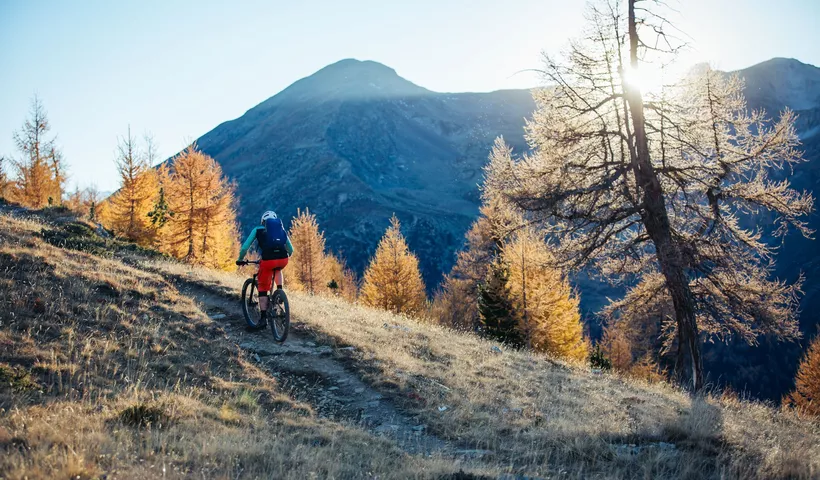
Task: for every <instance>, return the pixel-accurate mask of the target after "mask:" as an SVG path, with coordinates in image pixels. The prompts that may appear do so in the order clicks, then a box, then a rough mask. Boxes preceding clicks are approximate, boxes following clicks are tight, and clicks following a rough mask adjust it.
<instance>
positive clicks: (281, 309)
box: [239, 260, 290, 343]
mask: <svg viewBox="0 0 820 480" xmlns="http://www.w3.org/2000/svg"><path fill="white" fill-rule="evenodd" d="M249 263H253V264H254V265H259V263H260V262H259V261H258V260H257V261H244V262H240V263H239V264H240V265H248V264H249ZM277 270H281V269H277ZM275 273H276V271H274V274H275ZM258 274H259V273H258V272H255V273H254V274H253V277H251V278H249V279H247V280H245V284H244V285H242V313H243V314H244V315H245V322H246V323H247V324H248V325H249V326H251V327H254V328H255V327H258V326H259V322H260V321H261V320H262V310H261V309H260V308H259V283H258V282H257V280H256V277H257V275H258ZM268 323H270V325H271V330H272V331H273V339H274V340H276V341H277V342H279V343H282V342H284V341H285V339H286V338H288V331H289V329H290V305H289V304H288V296H287V295H286V294H285V291H284V290H282V289H278V288H277V289H276V290H273V291H272V292H271V293H270V294H269V296H268Z"/></svg>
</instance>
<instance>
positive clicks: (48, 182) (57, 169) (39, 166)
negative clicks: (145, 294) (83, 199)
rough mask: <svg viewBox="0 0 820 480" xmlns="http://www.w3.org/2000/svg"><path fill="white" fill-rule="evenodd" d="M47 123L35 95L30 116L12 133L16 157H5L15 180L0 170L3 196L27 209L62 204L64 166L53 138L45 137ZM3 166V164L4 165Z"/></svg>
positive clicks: (46, 118)
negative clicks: (9, 178)
mask: <svg viewBox="0 0 820 480" xmlns="http://www.w3.org/2000/svg"><path fill="white" fill-rule="evenodd" d="M50 131H51V124H50V122H49V120H48V116H47V114H46V111H45V108H44V107H43V104H42V102H41V101H40V99H39V98H37V97H35V98H34V100H33V101H32V103H31V111H30V117H29V118H28V119H26V121H25V123H23V127H22V128H21V129H20V130H19V131H17V132H15V133H14V144H15V146H16V147H17V150H18V152H19V153H20V157H18V158H11V159H8V162H9V164H10V167H11V169H10V170H11V171H10V172H9V173H13V174H14V177H15V180H14V181H9V180H8V179H7V178H6V175H7V174H6V173H2V172H0V182H2V184H0V189H2V192H0V193H2V194H3V197H4V198H8V199H9V200H12V201H15V202H17V203H19V204H21V205H23V206H26V207H31V208H43V207H46V206H50V205H60V204H62V199H63V191H64V189H65V183H66V180H67V169H66V165H65V161H64V159H63V155H62V152H60V150H59V148H57V145H56V142H55V139H54V138H49V137H48V134H49V132H50ZM4 168H5V167H4Z"/></svg>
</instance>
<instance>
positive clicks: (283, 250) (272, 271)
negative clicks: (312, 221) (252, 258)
mask: <svg viewBox="0 0 820 480" xmlns="http://www.w3.org/2000/svg"><path fill="white" fill-rule="evenodd" d="M254 240H256V244H257V246H258V247H259V252H260V253H261V255H262V261H261V262H260V263H259V273H258V275H257V280H258V282H259V310H261V311H262V318H261V320H260V322H259V325H257V326H256V327H248V331H259V330H264V329H265V327H267V325H268V292H269V291H270V290H271V287H272V286H273V285H272V281H273V280H274V278H273V277H274V275H275V276H276V279H275V280H276V288H277V289H281V288H282V269H283V268H285V266H287V264H288V257H290V256H291V255H293V245H292V244H291V243H290V238H288V234H287V232H285V228H284V226H282V220H280V219H279V218H278V217H277V216H276V212H273V211H270V210H268V211H267V212H265V213H264V214H263V215H262V222H261V225H259V226H258V227H256V228H254V229H253V230H252V231H251V233H250V234H249V235H248V238H247V239H245V243H243V244H242V249H241V250H240V251H239V258H238V259H237V260H236V264H237V265H241V264H242V259H243V258H245V254H247V253H248V249H250V248H251V245H252V244H253V241H254Z"/></svg>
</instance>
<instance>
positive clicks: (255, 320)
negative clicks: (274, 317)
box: [242, 278, 262, 328]
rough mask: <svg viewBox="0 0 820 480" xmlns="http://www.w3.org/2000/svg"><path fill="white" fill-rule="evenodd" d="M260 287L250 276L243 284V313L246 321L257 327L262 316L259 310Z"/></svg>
mask: <svg viewBox="0 0 820 480" xmlns="http://www.w3.org/2000/svg"><path fill="white" fill-rule="evenodd" d="M258 289H259V287H258V286H257V283H256V280H254V279H253V278H249V279H247V280H245V284H244V285H242V313H243V314H244V315H245V323H247V324H248V326H249V327H254V328H255V327H257V326H258V325H259V320H260V318H261V316H262V314H261V312H260V310H259V290H258Z"/></svg>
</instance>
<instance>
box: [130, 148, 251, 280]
mask: <svg viewBox="0 0 820 480" xmlns="http://www.w3.org/2000/svg"><path fill="white" fill-rule="evenodd" d="M163 183H164V189H165V195H166V198H167V202H168V206H169V208H170V210H171V211H173V212H174V216H173V217H169V218H167V219H166V221H167V223H166V225H165V234H164V246H163V248H164V249H165V251H166V253H169V254H171V255H173V256H175V257H177V258H179V259H182V260H185V261H187V262H190V263H195V264H199V265H205V266H208V267H212V268H220V269H224V270H230V269H232V268H233V261H234V259H235V257H236V254H237V252H238V249H239V245H238V241H237V230H236V212H235V210H234V207H233V202H234V186H233V185H232V184H230V183H229V182H228V181H227V179H226V178H224V177H223V176H222V169H221V168H220V166H219V164H218V163H216V161H214V159H213V158H211V157H209V156H207V155H205V154H204V153H202V152H200V151H199V150H198V149H197V148H196V145H191V146H189V147H188V148H186V149H185V150H184V151H183V152H182V153H180V154H179V155H177V156H176V157H175V158H174V159H173V161H172V165H171V169H170V172H169V175H168V178H167V180H166V181H164V182H163ZM146 218H147V213H146Z"/></svg>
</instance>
